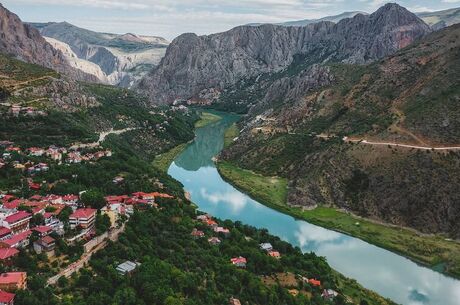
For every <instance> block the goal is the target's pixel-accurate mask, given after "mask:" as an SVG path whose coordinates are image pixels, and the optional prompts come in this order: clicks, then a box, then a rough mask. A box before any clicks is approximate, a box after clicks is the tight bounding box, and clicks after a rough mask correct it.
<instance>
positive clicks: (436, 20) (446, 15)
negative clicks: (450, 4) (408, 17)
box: [417, 7, 460, 30]
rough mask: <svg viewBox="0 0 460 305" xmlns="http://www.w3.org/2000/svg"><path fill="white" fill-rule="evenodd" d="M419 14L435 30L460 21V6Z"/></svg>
mask: <svg viewBox="0 0 460 305" xmlns="http://www.w3.org/2000/svg"><path fill="white" fill-rule="evenodd" d="M417 15H418V16H419V17H420V18H422V20H423V21H425V22H426V23H427V24H428V25H429V26H431V27H432V28H433V29H435V30H439V29H442V28H444V27H447V26H450V25H453V24H457V23H460V8H458V7H457V8H452V9H448V10H443V11H437V12H424V13H418V14H417Z"/></svg>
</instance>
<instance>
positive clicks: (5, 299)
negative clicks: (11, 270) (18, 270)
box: [0, 290, 15, 304]
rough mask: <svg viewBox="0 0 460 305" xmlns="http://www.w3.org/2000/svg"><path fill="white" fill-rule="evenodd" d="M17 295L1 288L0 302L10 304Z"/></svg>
mask: <svg viewBox="0 0 460 305" xmlns="http://www.w3.org/2000/svg"><path fill="white" fill-rule="evenodd" d="M14 297H15V294H14V293H9V292H6V291H3V290H0V303H5V304H9V303H11V301H13V299H14Z"/></svg>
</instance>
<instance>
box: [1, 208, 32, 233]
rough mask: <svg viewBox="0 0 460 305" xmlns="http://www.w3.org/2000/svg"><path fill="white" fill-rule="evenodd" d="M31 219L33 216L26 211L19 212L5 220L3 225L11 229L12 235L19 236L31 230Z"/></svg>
mask: <svg viewBox="0 0 460 305" xmlns="http://www.w3.org/2000/svg"><path fill="white" fill-rule="evenodd" d="M31 218H32V214H30V213H28V212H26V211H19V212H17V213H14V214H11V215H10V216H8V217H6V218H5V219H3V221H2V225H3V226H4V227H5V228H8V229H10V230H11V233H12V234H17V233H21V232H24V231H27V230H29V222H30V219H31Z"/></svg>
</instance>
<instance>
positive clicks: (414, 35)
mask: <svg viewBox="0 0 460 305" xmlns="http://www.w3.org/2000/svg"><path fill="white" fill-rule="evenodd" d="M429 32H430V29H429V27H428V26H427V25H426V24H425V23H424V22H423V21H421V20H420V19H419V18H417V17H416V16H415V15H414V14H412V13H410V12H409V11H407V10H406V9H405V8H403V7H401V6H399V5H397V4H388V5H385V6H383V7H381V8H380V9H379V10H377V11H376V12H375V13H373V14H371V15H369V16H364V15H356V16H355V17H353V18H351V19H344V20H342V21H340V22H339V23H337V24H334V23H332V22H320V23H315V24H310V25H307V26H305V27H283V26H276V25H262V26H258V27H253V26H242V27H237V28H235V29H232V30H230V31H228V32H225V33H219V34H214V35H209V36H200V37H199V36H196V35H195V34H184V35H181V36H179V37H178V38H176V39H175V40H174V41H173V42H172V43H171V45H170V46H169V47H168V49H167V51H166V55H165V57H164V58H163V60H162V61H161V62H160V65H159V66H158V67H157V68H155V69H153V70H152V72H151V73H150V74H149V75H148V76H147V77H145V78H144V79H143V80H142V82H141V83H140V84H139V89H140V90H141V91H143V92H145V93H147V94H149V95H150V99H151V101H152V103H157V104H161V103H172V102H173V101H174V100H191V101H192V102H200V103H211V102H213V101H215V100H217V99H218V98H219V96H220V95H221V93H222V91H223V90H224V89H226V88H231V87H232V86H233V85H235V84H237V83H238V82H243V83H247V82H249V81H250V80H251V79H257V78H258V76H260V75H261V74H270V73H275V72H280V71H282V70H284V69H285V68H287V67H288V66H290V65H292V64H294V63H295V61H296V60H298V59H299V58H303V59H304V60H306V61H308V62H309V63H310V64H314V63H320V62H325V61H327V62H347V63H368V62H371V61H374V60H376V59H379V58H382V57H383V56H386V55H389V54H392V53H394V52H395V51H397V50H399V49H401V48H403V47H405V46H407V45H409V44H410V43H411V42H413V41H414V40H417V39H418V38H420V37H423V36H424V35H426V34H427V33H429Z"/></svg>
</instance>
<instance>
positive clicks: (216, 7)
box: [0, 0, 460, 40]
mask: <svg viewBox="0 0 460 305" xmlns="http://www.w3.org/2000/svg"><path fill="white" fill-rule="evenodd" d="M0 1H1V2H2V3H3V5H4V6H5V7H6V8H8V9H9V10H11V11H13V12H14V13H16V14H17V15H19V17H20V18H21V19H22V20H23V21H29V22H49V21H54V22H60V21H67V22H69V23H72V24H74V25H77V26H80V27H83V28H87V29H90V30H94V31H100V32H111V33H119V34H124V33H136V34H140V35H153V36H161V37H164V38H166V39H168V40H172V39H173V38H174V37H177V36H178V35H180V34H182V33H186V32H193V33H197V34H199V35H203V34H210V33H217V32H222V31H226V30H229V29H231V28H233V27H235V26H238V25H242V24H247V23H253V22H261V23H276V22H284V21H290V20H299V19H314V18H321V17H324V16H329V15H336V14H340V13H342V12H345V11H364V12H369V13H372V12H374V11H375V10H376V9H377V8H378V7H380V6H381V5H383V4H385V3H386V2H388V1H385V0H3V1H2V0H0ZM391 2H397V3H398V4H400V5H402V6H404V7H406V8H408V9H409V10H411V11H414V12H420V11H434V10H442V9H447V8H453V7H460V0H401V1H391Z"/></svg>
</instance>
